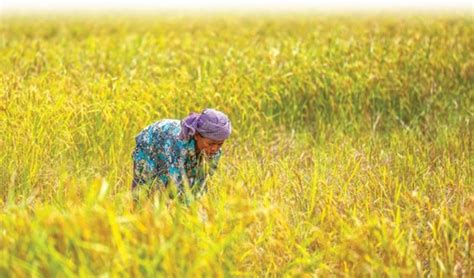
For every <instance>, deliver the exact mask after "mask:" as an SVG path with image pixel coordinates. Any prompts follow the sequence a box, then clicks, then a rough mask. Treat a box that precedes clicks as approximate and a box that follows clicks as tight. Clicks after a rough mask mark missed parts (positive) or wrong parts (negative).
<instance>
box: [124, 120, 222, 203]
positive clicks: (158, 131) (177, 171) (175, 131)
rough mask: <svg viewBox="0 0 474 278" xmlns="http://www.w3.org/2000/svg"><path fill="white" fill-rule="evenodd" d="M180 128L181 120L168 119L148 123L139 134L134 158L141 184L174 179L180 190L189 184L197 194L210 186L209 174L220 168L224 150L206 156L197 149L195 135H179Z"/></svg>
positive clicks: (172, 180)
mask: <svg viewBox="0 0 474 278" xmlns="http://www.w3.org/2000/svg"><path fill="white" fill-rule="evenodd" d="M180 132H181V124H180V121H179V120H171V119H165V120H161V121H158V122H155V123H153V124H151V125H149V126H148V127H146V128H145V129H143V130H142V131H141V132H140V133H139V134H138V135H137V136H136V138H135V141H136V148H135V150H134V152H133V155H132V158H133V160H134V168H135V169H134V171H135V173H134V174H135V179H136V180H137V183H138V184H140V183H147V182H150V181H152V180H154V179H157V180H159V181H161V182H162V183H163V184H164V185H165V186H168V185H169V183H170V182H172V183H174V184H175V185H177V186H178V192H180V193H182V192H183V190H184V186H185V185H186V184H187V185H189V187H190V188H191V191H192V192H193V193H194V194H195V195H196V193H203V192H204V191H206V190H207V187H206V184H205V181H206V178H207V176H209V175H212V174H213V173H214V171H215V169H216V168H217V164H218V162H219V159H220V157H221V151H220V150H219V151H218V152H217V153H216V154H214V155H212V156H210V157H204V155H202V154H198V153H197V152H196V142H195V140H194V138H191V139H189V140H183V139H179V134H180Z"/></svg>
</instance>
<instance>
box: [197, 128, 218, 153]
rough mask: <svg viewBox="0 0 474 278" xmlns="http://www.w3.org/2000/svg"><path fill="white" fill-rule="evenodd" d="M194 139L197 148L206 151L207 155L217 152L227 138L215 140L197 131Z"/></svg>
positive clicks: (200, 151) (199, 150)
mask: <svg viewBox="0 0 474 278" xmlns="http://www.w3.org/2000/svg"><path fill="white" fill-rule="evenodd" d="M194 139H195V140H196V148H197V151H198V152H199V153H202V152H203V151H204V153H205V154H206V155H214V154H216V153H217V152H218V151H219V150H220V149H221V147H222V144H224V141H225V140H222V141H215V140H211V139H209V138H206V137H203V136H201V134H199V133H196V134H195V135H194Z"/></svg>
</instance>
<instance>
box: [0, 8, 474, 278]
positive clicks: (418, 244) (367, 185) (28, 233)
mask: <svg viewBox="0 0 474 278" xmlns="http://www.w3.org/2000/svg"><path fill="white" fill-rule="evenodd" d="M473 38H474V24H473V20H472V16H471V15H464V16H463V15H457V16H454V15H424V16H410V15H394V14H392V15H383V16H382V15H380V16H370V15H358V16H348V15H343V14H341V15H323V14H320V15H317V14H306V15H303V14H293V15H290V14H288V15H274V16H265V17H262V16H250V15H246V16H242V15H206V14H203V15H182V16H170V15H161V16H150V15H148V16H140V15H136V16H111V15H109V16H99V15H96V16H77V17H68V16H36V17H21V16H8V17H7V16H5V17H3V18H1V19H0V150H1V152H0V276H10V275H14V276H31V275H34V276H48V277H49V276H55V275H60V276H64V275H66V276H75V275H82V276H90V275H103V276H105V277H106V276H116V275H119V274H121V275H122V274H128V275H133V276H136V275H146V276H155V275H156V274H162V275H172V276H178V277H181V276H194V275H210V276H211V275H212V276H239V275H243V276H254V275H258V276H263V275H272V276H274V275H278V276H280V275H298V274H313V275H320V276H327V275H337V276H339V275H351V276H352V275H362V274H365V275H375V276H380V275H382V274H385V275H389V276H399V275H401V276H412V275H415V274H418V275H427V274H431V275H434V276H453V275H464V276H470V275H473V273H474V263H473V260H472V258H473V256H474V249H473V248H474V246H473V244H474V234H473V232H474V195H473V194H474V192H473V191H474V188H473V179H472V169H473V153H472V147H473V146H472V144H473V138H472V130H473V122H472V120H473V118H472V116H473V113H474V107H473V96H474V94H473V83H474V43H473ZM206 107H214V108H217V109H219V110H222V111H224V112H225V113H227V114H228V115H229V117H230V118H231V120H232V123H233V127H234V133H233V134H232V136H231V138H230V139H229V140H228V141H227V142H226V144H225V145H224V152H225V155H224V157H223V159H222V161H221V164H220V168H219V171H218V172H217V174H216V176H214V177H213V178H212V179H211V180H210V183H209V187H210V191H209V194H207V195H206V196H205V197H204V198H203V199H202V200H201V201H199V202H196V203H194V204H193V205H192V206H191V207H189V208H186V207H182V206H181V205H179V204H177V203H174V202H167V201H166V200H165V199H163V198H161V197H160V196H154V197H153V196H152V197H150V199H148V200H147V201H143V203H142V204H141V206H140V207H137V208H132V199H131V196H130V184H131V163H132V162H131V157H130V155H131V151H132V149H133V147H134V136H135V135H136V134H137V133H138V132H139V131H140V130H141V129H142V128H144V127H145V126H146V125H148V124H150V123H152V122H154V121H156V120H158V119H161V118H177V119H180V118H183V117H184V116H186V115H187V114H188V113H189V112H191V111H200V110H202V109H204V108H206Z"/></svg>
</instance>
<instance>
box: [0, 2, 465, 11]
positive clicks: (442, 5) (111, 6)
mask: <svg viewBox="0 0 474 278" xmlns="http://www.w3.org/2000/svg"><path fill="white" fill-rule="evenodd" d="M0 8H1V9H2V12H22V11H64V10H77V9H79V10H84V11H100V10H123V11H133V10H136V11H149V10H150V9H153V10H155V9H156V10H170V9H171V10H175V9H179V10H221V9H223V10H234V9H239V10H240V9H241V10H247V9H251V10H255V9H258V10H268V9H271V10H282V11H287V10H306V9H316V10H420V9H423V10H433V9H434V10H447V9H448V10H461V11H470V12H472V11H473V1H469V0H451V1H446V0H434V1H433V0H388V1H377V0H359V1H350V0H320V1H311V0H241V1H229V0H228V1H222V0H198V1H196V0H175V1H169V0H167V1H150V0H136V1H131V0H118V1H112V0H107V1H105V0H102V1H95V0H83V1H61V0H44V1H35V0H2V1H1V2H0Z"/></svg>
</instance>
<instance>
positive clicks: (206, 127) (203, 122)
mask: <svg viewBox="0 0 474 278" xmlns="http://www.w3.org/2000/svg"><path fill="white" fill-rule="evenodd" d="M231 131H232V126H231V124H230V120H229V118H227V116H226V115H225V114H224V113H222V112H220V111H217V110H214V109H205V110H204V111H202V113H201V114H199V113H191V114H189V115H188V116H187V117H186V118H184V119H183V120H182V121H181V133H180V134H179V138H180V139H186V140H188V139H189V138H191V137H192V136H193V135H194V134H196V132H197V133H199V134H201V135H202V136H203V137H206V138H209V139H211V140H215V141H223V140H225V139H227V137H229V135H230V133H231Z"/></svg>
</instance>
